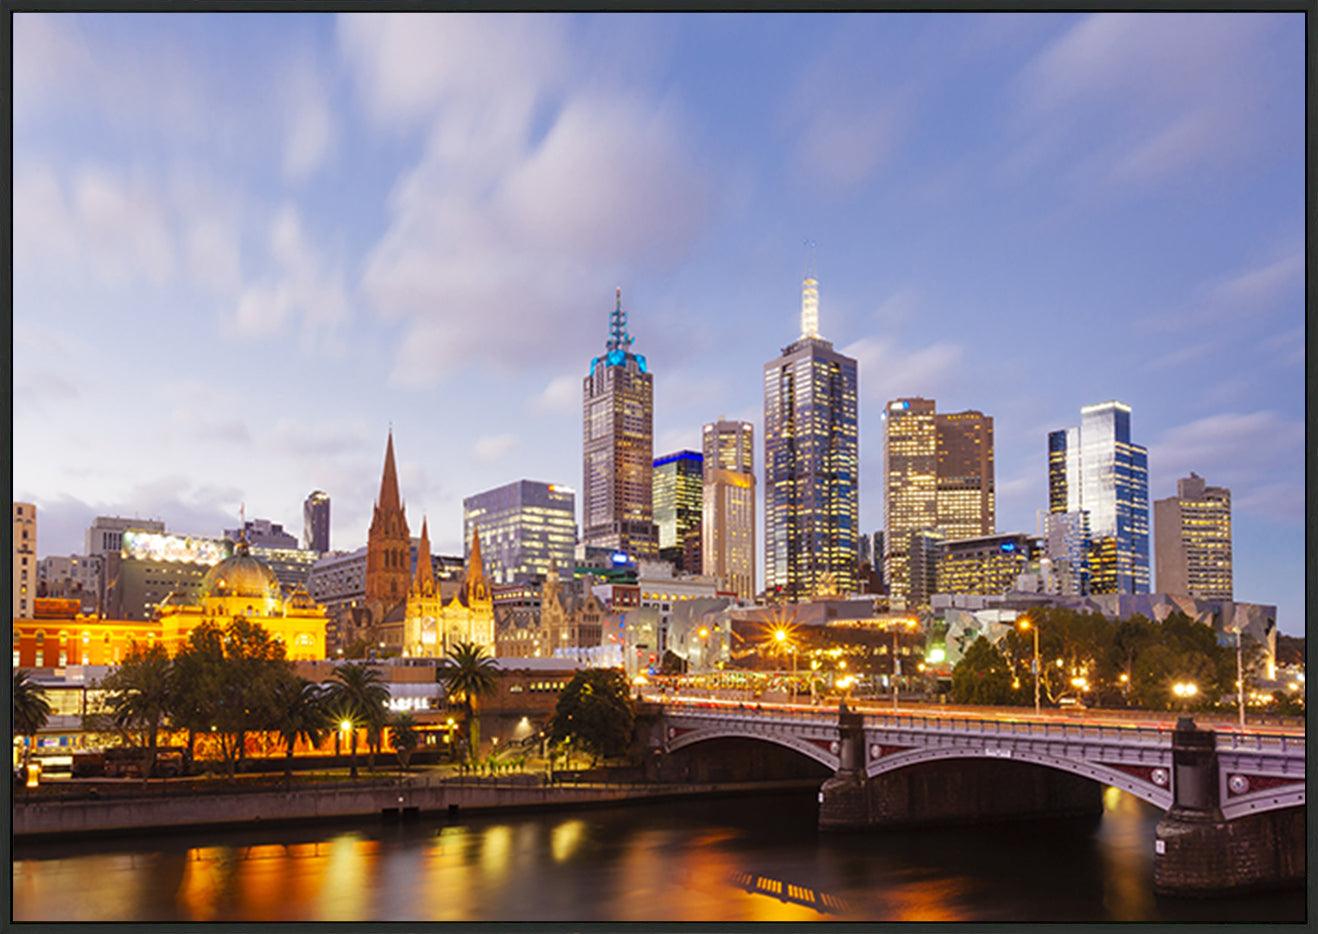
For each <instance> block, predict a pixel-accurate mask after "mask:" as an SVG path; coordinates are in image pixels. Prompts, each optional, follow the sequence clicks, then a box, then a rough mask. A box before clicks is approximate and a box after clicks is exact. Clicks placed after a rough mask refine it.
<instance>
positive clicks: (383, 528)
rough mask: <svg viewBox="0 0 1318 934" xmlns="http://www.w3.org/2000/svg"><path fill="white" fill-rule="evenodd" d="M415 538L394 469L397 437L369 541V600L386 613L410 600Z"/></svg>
mask: <svg viewBox="0 0 1318 934" xmlns="http://www.w3.org/2000/svg"><path fill="white" fill-rule="evenodd" d="M411 544H412V540H411V536H410V535H409V534H408V531H407V513H406V512H405V511H404V509H403V500H402V496H401V495H400V494H399V492H398V468H397V467H396V466H395V465H394V433H393V431H392V430H390V432H389V441H388V443H387V444H386V445H385V449H384V471H383V473H382V474H381V476H380V495H379V496H378V497H377V498H376V500H375V513H374V514H373V515H372V517H371V529H370V532H369V533H368V534H367V537H366V593H365V596H366V600H367V601H368V602H377V601H378V602H379V603H380V605H381V606H382V607H383V608H384V610H385V612H388V610H389V609H390V608H392V607H394V606H396V605H397V604H399V603H401V602H403V601H404V600H406V599H407V588H408V585H409V584H410V583H411V578H412V573H411V572H412V567H411Z"/></svg>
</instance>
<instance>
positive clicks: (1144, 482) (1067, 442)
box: [1048, 401, 1149, 593]
mask: <svg viewBox="0 0 1318 934" xmlns="http://www.w3.org/2000/svg"><path fill="white" fill-rule="evenodd" d="M1048 503H1049V508H1050V510H1052V511H1053V512H1076V511H1078V510H1084V511H1085V512H1087V513H1089V535H1090V551H1089V590H1090V593H1148V592H1149V453H1148V451H1147V450H1146V449H1145V448H1144V447H1142V446H1141V445H1138V444H1134V443H1133V442H1132V441H1131V440H1130V406H1128V405H1126V404H1125V403H1122V402H1116V401H1112V402H1102V403H1099V404H1097V405H1087V406H1085V407H1084V408H1082V409H1081V410H1080V426H1079V427H1078V428H1066V429H1061V430H1058V431H1054V432H1051V433H1049V435H1048Z"/></svg>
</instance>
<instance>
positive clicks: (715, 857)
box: [13, 788, 1305, 922]
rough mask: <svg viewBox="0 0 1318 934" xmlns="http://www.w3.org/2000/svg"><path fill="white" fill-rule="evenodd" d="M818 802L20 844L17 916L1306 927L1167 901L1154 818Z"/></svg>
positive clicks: (1256, 913)
mask: <svg viewBox="0 0 1318 934" xmlns="http://www.w3.org/2000/svg"><path fill="white" fill-rule="evenodd" d="M815 807H816V806H815V797H814V794H813V793H811V792H807V793H804V794H792V795H781V794H780V795H774V796H748V797H740V798H726V799H700V800H688V801H678V802H673V801H668V802H663V803H652V804H649V805H639V806H626V807H609V808H600V809H589V810H578V811H572V812H566V811H556V812H552V813H542V814H527V813H511V814H505V815H487V816H472V817H467V818H464V819H461V820H452V821H450V820H446V819H444V818H442V817H436V818H433V819H430V818H426V819H422V820H420V821H416V822H413V823H407V824H394V825H380V824H371V825H357V826H343V825H338V826H326V825H316V826H301V827H291V828H290V827H284V828H273V827H271V828H263V829H260V830H241V831H238V830H232V831H229V830H213V831H197V832H193V833H189V834H183V833H175V834H162V835H141V836H136V837H132V838H113V839H110V838H105V839H99V840H81V841H78V842H77V843H60V842H41V843H24V842H18V843H17V844H16V846H15V849H14V878H13V882H14V887H13V892H14V909H13V912H14V915H13V916H14V920H16V921H36V920H46V921H167V920H169V921H173V920H181V921H349V920H352V921H357V920H381V921H384V920H398V921H404V920H427V921H429V920H434V921H449V920H454V921H456V920H508V921H550V920H553V921H598V920H611V919H614V920H632V921H667V920H672V921H750V920H765V921H768V920H773V921H810V920H879V921H1104V920H1111V921H1155V920H1160V921H1216V922H1222V921H1255V922H1262V921H1271V922H1278V921H1294V922H1300V921H1303V920H1304V917H1305V905H1304V893H1303V892H1302V891H1298V890H1297V891H1293V892H1284V893H1270V894H1260V895H1255V896H1248V897H1238V898H1229V899H1212V900H1208V901H1186V900H1180V899H1164V898H1159V897H1156V896H1155V895H1154V894H1153V879H1152V873H1153V870H1152V862H1151V859H1152V847H1153V843H1152V841H1153V827H1154V824H1155V823H1156V822H1157V820H1158V816H1159V815H1158V812H1157V810H1156V809H1154V808H1152V807H1150V806H1149V805H1146V804H1144V803H1142V802H1140V801H1138V800H1136V799H1134V798H1131V797H1129V796H1127V795H1125V794H1122V793H1121V792H1118V791H1117V790H1116V789H1114V788H1109V789H1107V790H1106V792H1105V794H1104V812H1103V815H1102V817H1101V818H1090V819H1084V820H1068V821H1051V822H1043V823H1016V824H1006V825H998V826H984V827H973V828H966V827H961V828H943V829H932V828H931V829H915V830H910V831H901V832H894V831H885V832H881V833H869V834H843V835H835V834H820V833H819V832H818V831H817V830H816V828H815V819H816V810H815Z"/></svg>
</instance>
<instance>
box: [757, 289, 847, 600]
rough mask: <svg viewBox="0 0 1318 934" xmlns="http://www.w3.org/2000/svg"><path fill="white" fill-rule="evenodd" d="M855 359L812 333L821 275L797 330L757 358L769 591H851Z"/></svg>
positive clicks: (805, 297) (788, 594)
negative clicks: (777, 351) (772, 354)
mask: <svg viewBox="0 0 1318 934" xmlns="http://www.w3.org/2000/svg"><path fill="white" fill-rule="evenodd" d="M857 450H858V438H857V399H856V361H855V360H853V359H852V358H851V357H848V356H846V355H844V354H841V353H838V352H837V351H836V350H834V349H833V345H832V343H831V342H829V341H826V340H824V339H823V338H822V337H820V336H819V283H818V282H816V281H815V280H814V279H813V278H809V277H807V278H806V280H805V281H804V283H803V286H802V290H801V335H800V337H799V338H798V339H797V340H796V341H794V342H793V343H792V344H790V345H789V346H787V347H785V348H784V349H783V351H782V355H781V356H780V357H778V358H777V359H775V360H771V361H769V362H768V363H766V364H765V365H764V573H765V587H766V589H767V590H768V591H769V594H770V597H771V598H781V599H786V600H789V601H792V602H795V601H798V600H800V599H801V598H802V597H809V596H811V595H812V594H814V593H817V592H820V591H834V592H838V593H848V592H853V591H854V590H855V586H856V535H857V528H856V527H857V525H858V514H859V485H860V480H859V474H858V462H857V459H858V454H857Z"/></svg>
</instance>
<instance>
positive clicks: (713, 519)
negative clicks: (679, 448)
mask: <svg viewBox="0 0 1318 934" xmlns="http://www.w3.org/2000/svg"><path fill="white" fill-rule="evenodd" d="M754 431H755V429H754V427H753V426H752V425H751V423H750V422H735V421H727V420H723V419H720V420H719V421H717V422H711V423H710V424H708V425H706V426H705V428H704V431H703V432H702V434H703V437H704V440H703V442H702V445H701V446H702V447H703V448H704V455H705V458H704V460H705V477H704V507H703V510H702V513H701V527H702V528H701V552H702V559H703V562H704V569H705V573H706V574H708V575H710V576H711V577H714V578H716V579H717V580H718V582H719V586H720V587H721V588H722V589H724V590H731V591H733V592H734V593H736V595H737V596H738V597H740V598H741V599H743V600H751V599H754V597H755V435H754Z"/></svg>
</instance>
